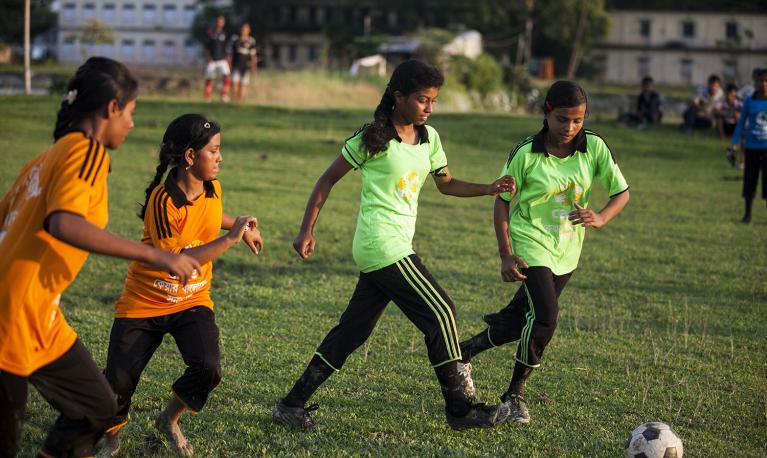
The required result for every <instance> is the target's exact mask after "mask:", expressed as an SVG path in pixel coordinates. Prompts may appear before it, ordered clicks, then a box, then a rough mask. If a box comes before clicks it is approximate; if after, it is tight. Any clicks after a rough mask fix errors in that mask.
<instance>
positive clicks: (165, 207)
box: [162, 193, 173, 238]
mask: <svg viewBox="0 0 767 458" xmlns="http://www.w3.org/2000/svg"><path fill="white" fill-rule="evenodd" d="M168 200H170V194H168V193H165V197H164V198H163V199H162V216H163V217H164V218H163V222H164V223H165V233H166V234H167V235H166V238H167V237H172V236H173V232H171V230H170V220H169V219H168Z"/></svg>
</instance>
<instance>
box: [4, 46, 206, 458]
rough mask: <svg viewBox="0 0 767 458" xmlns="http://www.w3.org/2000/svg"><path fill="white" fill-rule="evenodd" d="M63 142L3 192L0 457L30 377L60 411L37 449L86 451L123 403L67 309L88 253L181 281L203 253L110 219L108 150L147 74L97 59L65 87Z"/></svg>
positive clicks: (57, 136)
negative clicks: (142, 236) (110, 223)
mask: <svg viewBox="0 0 767 458" xmlns="http://www.w3.org/2000/svg"><path fill="white" fill-rule="evenodd" d="M67 90H68V92H67V96H66V98H65V99H64V100H63V101H62V103H61V108H60V110H59V112H58V117H57V120H56V127H55V129H54V132H53V138H54V140H55V143H54V144H53V146H51V147H50V148H49V149H48V150H47V151H45V152H43V153H42V154H40V155H39V156H37V157H36V158H34V159H32V160H31V161H29V162H28V163H27V164H26V165H25V166H24V168H23V169H22V171H21V173H20V174H19V176H18V178H17V179H16V182H15V183H14V184H13V186H12V187H11V189H10V191H9V192H8V194H6V195H5V197H4V198H3V199H2V200H0V253H3V255H2V256H0V456H1V457H6V456H14V455H15V454H16V451H17V450H18V445H19V439H20V437H21V427H22V422H23V419H24V408H25V405H26V400H27V389H28V388H27V383H28V382H29V383H31V384H32V385H34V386H35V388H37V390H38V391H39V392H40V394H41V395H42V396H43V397H44V398H45V399H46V401H48V403H49V404H51V405H52V406H53V407H54V408H55V409H56V410H58V411H59V413H60V415H59V417H58V419H57V420H56V422H55V423H54V425H53V426H52V427H51V429H50V431H49V432H48V437H47V438H46V440H45V444H44V445H43V447H42V449H41V450H40V456H44V457H46V456H89V455H92V454H93V446H94V444H95V443H96V441H97V440H98V439H99V438H100V437H101V435H102V434H103V431H104V429H105V428H106V427H107V426H108V424H109V423H110V422H111V421H112V418H113V417H114V415H115V412H116V404H115V400H114V393H113V392H112V390H111V388H110V387H109V384H108V383H107V381H106V379H105V378H104V376H103V375H102V374H101V371H100V370H99V368H98V367H97V366H96V363H95V362H94V361H93V358H92V357H91V355H90V353H89V352H88V350H87V349H86V348H85V346H83V344H82V343H81V342H80V340H79V339H78V338H77V334H75V331H74V330H73V329H72V327H70V326H69V324H68V323H67V321H66V320H65V319H64V317H63V315H62V313H61V309H60V307H59V300H60V298H61V293H62V292H63V291H64V290H65V289H66V288H67V286H69V284H70V283H72V281H73V280H74V278H75V277H76V276H77V273H78V272H79V271H80V268H81V267H82V265H83V263H84V262H85V259H86V258H87V257H88V253H89V252H93V253H99V254H104V255H108V256H116V257H121V258H126V259H132V260H138V261H141V262H144V263H147V264H151V265H154V266H156V267H157V268H158V269H163V270H166V271H168V272H172V273H173V274H174V275H176V276H178V277H179V278H180V279H181V280H182V281H183V282H184V283H186V280H187V279H189V278H191V276H192V273H193V271H194V270H195V269H196V270H200V269H201V267H200V263H199V262H198V261H196V260H195V259H194V258H192V257H191V256H187V255H179V254H174V253H168V252H167V251H162V250H158V249H155V248H153V247H151V246H147V245H145V244H140V243H137V242H134V241H131V240H127V239H123V238H121V237H118V236H116V235H113V234H110V233H109V232H107V231H105V230H104V227H105V226H106V223H107V175H108V174H109V169H110V165H109V154H108V153H107V151H106V149H105V148H110V149H117V148H119V147H120V145H121V144H122V143H123V141H124V140H125V137H126V136H127V135H128V131H130V129H131V128H132V127H133V111H134V110H135V107H136V95H137V92H138V83H137V82H136V80H135V79H134V78H133V76H131V74H130V72H129V71H128V69H127V68H126V67H125V66H123V65H122V64H120V63H119V62H115V61H113V60H111V59H105V58H91V59H88V61H86V62H85V63H84V64H83V65H82V66H81V67H80V68H79V69H78V70H77V73H76V74H75V76H74V78H73V79H72V80H71V81H70V82H69V84H68V86H67Z"/></svg>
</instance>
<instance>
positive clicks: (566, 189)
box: [554, 181, 583, 207]
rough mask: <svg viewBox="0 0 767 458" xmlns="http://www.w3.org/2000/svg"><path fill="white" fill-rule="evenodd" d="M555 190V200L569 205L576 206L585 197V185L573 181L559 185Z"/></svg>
mask: <svg viewBox="0 0 767 458" xmlns="http://www.w3.org/2000/svg"><path fill="white" fill-rule="evenodd" d="M554 192H555V194H554V200H555V201H556V202H559V203H562V204H563V205H566V206H568V207H572V206H574V205H575V202H580V200H581V198H582V197H583V187H582V186H580V185H578V184H576V183H575V182H572V181H570V182H568V183H567V184H561V185H559V186H558V187H557V189H556V190H555V191H554Z"/></svg>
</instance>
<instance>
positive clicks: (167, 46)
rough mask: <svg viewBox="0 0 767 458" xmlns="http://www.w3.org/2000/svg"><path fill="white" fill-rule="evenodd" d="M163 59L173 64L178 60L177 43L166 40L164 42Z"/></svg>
mask: <svg viewBox="0 0 767 458" xmlns="http://www.w3.org/2000/svg"><path fill="white" fill-rule="evenodd" d="M162 57H163V59H165V60H166V61H167V62H173V61H175V60H176V42H175V41H173V40H165V41H163V42H162Z"/></svg>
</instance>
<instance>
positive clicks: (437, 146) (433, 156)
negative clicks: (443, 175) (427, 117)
mask: <svg viewBox="0 0 767 458" xmlns="http://www.w3.org/2000/svg"><path fill="white" fill-rule="evenodd" d="M426 129H427V132H428V135H429V144H430V145H431V150H430V151H429V172H430V173H433V174H436V173H437V172H439V171H440V170H442V169H444V168H445V167H447V156H446V155H445V150H444V149H442V139H440V138H439V134H438V133H437V131H436V130H435V129H433V128H431V127H429V126H426Z"/></svg>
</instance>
